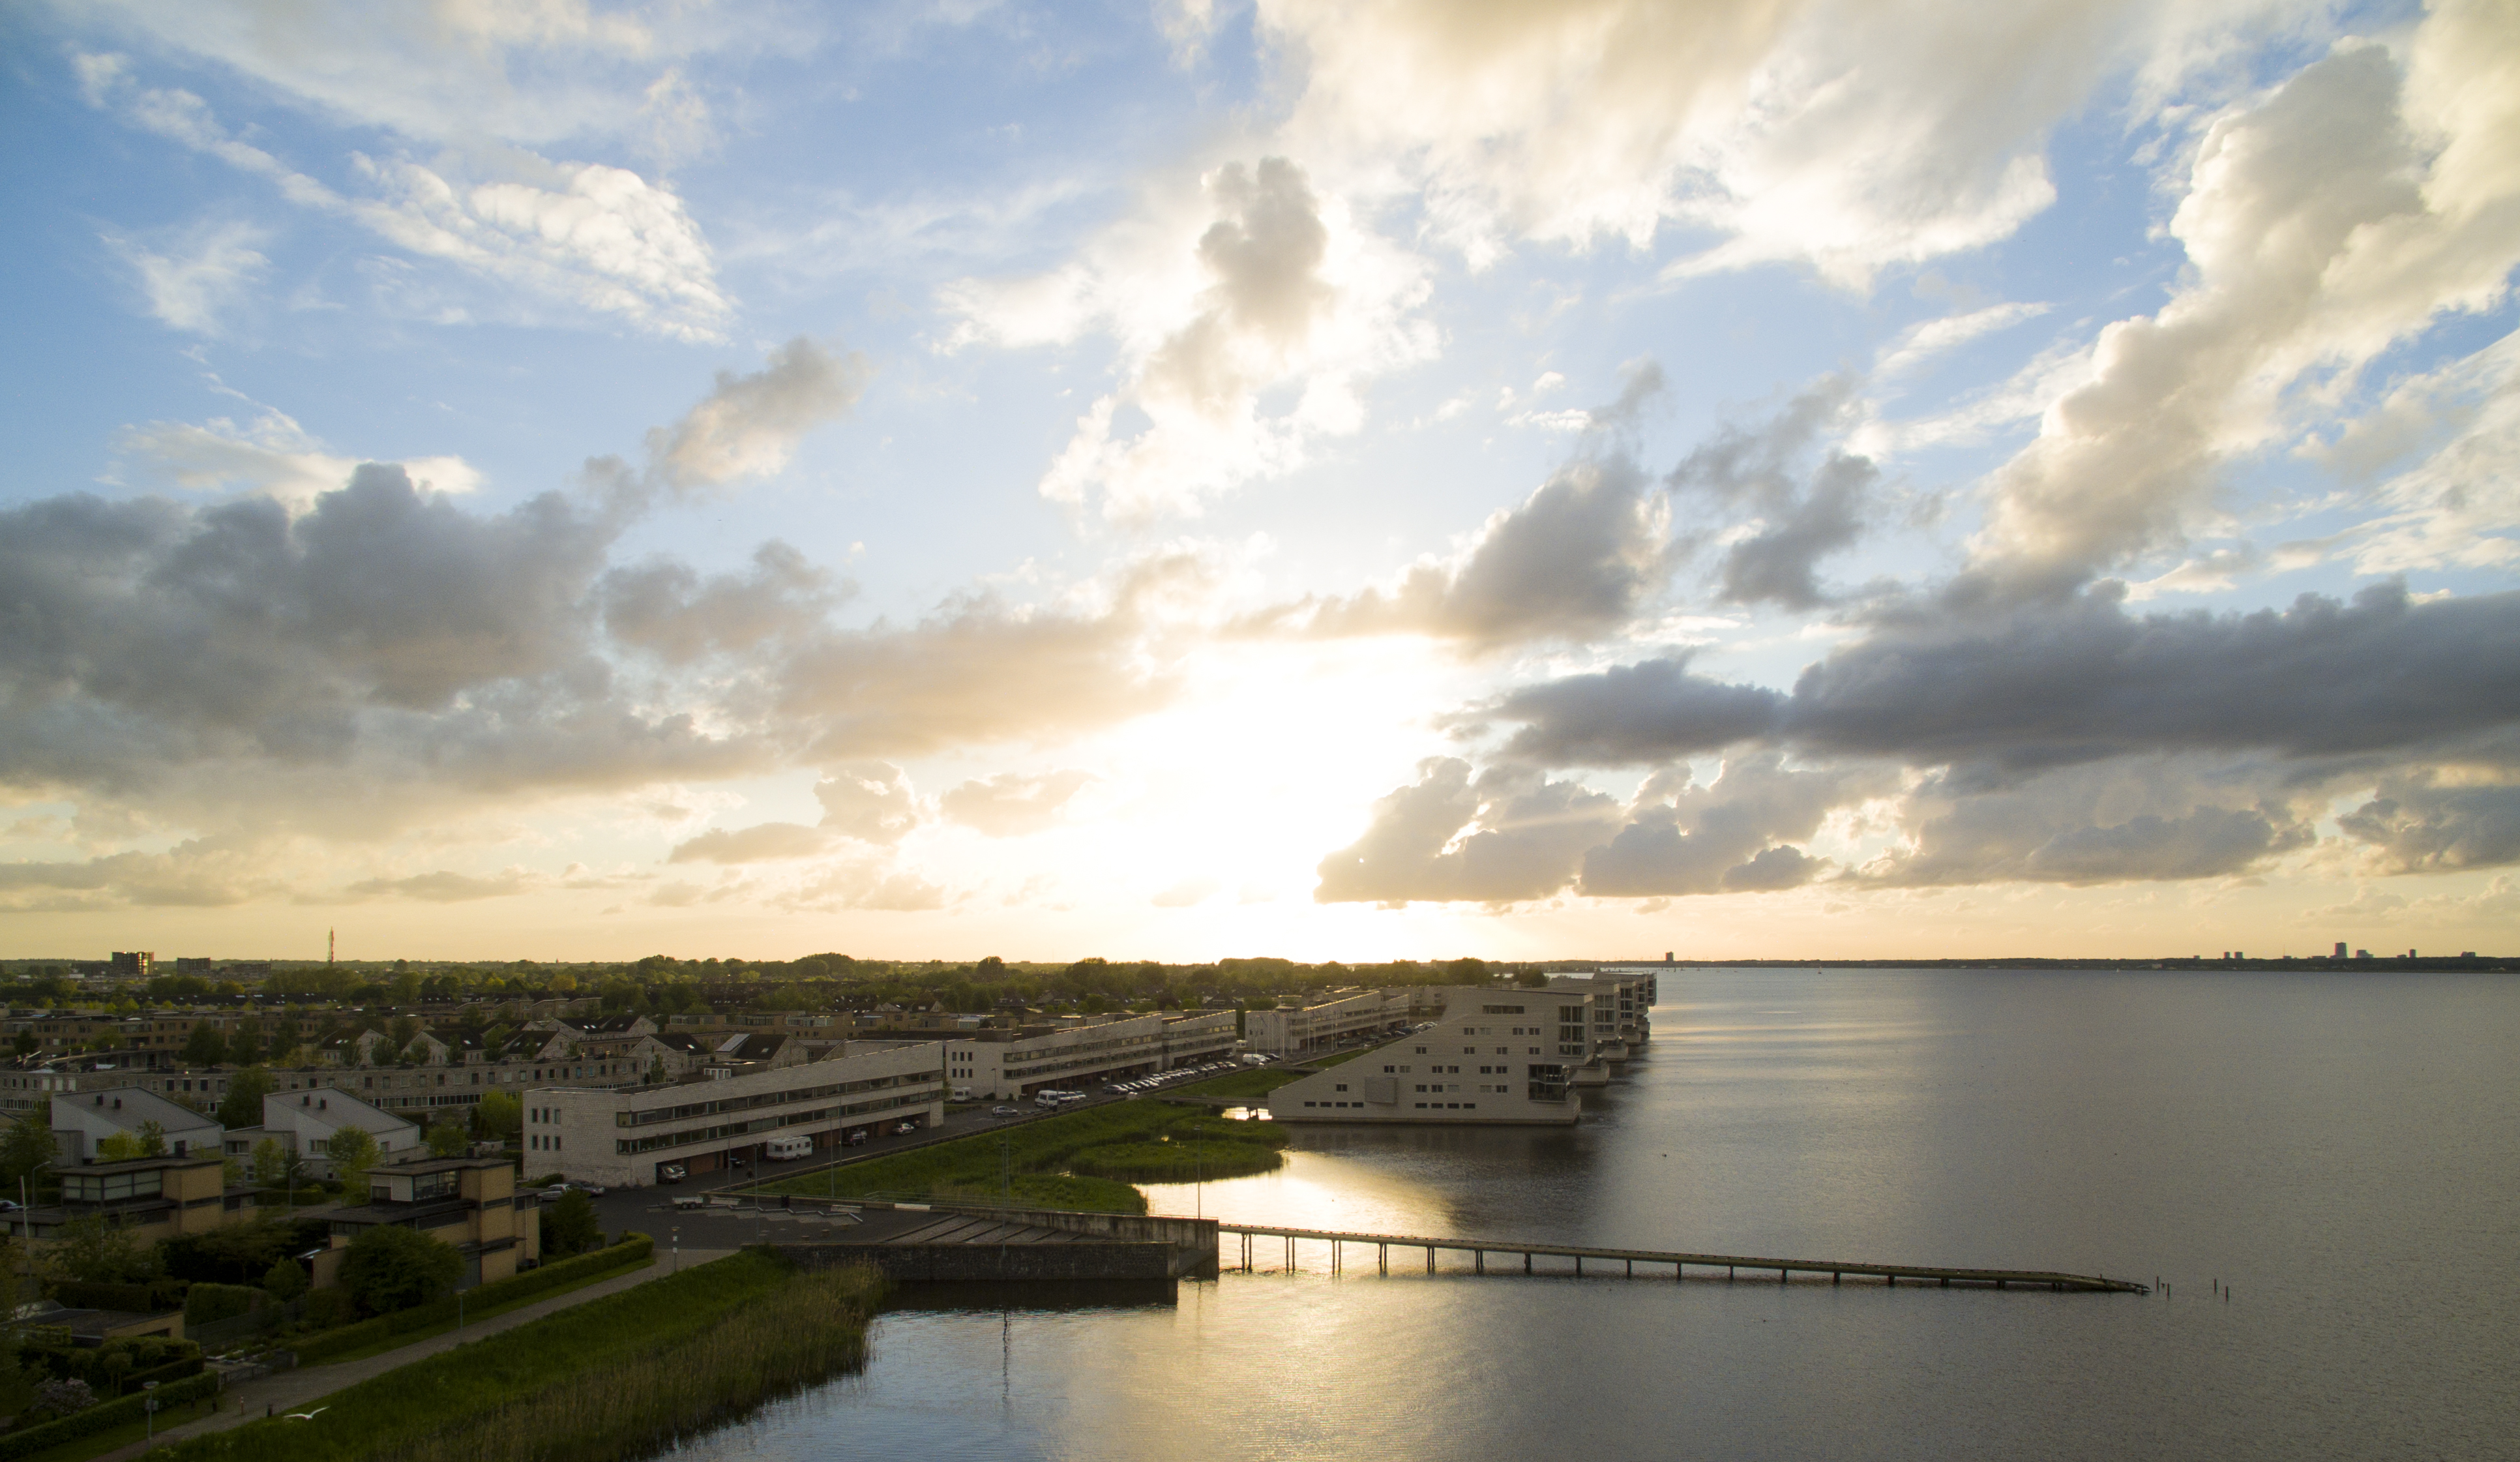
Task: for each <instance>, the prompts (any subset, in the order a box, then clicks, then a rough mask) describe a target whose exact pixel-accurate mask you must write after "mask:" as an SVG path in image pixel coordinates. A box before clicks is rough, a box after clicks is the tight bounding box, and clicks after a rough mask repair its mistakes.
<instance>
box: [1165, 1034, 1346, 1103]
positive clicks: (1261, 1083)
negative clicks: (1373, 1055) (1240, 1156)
mask: <svg viewBox="0 0 2520 1462" xmlns="http://www.w3.org/2000/svg"><path fill="white" fill-rule="evenodd" d="M1373 1049H1374V1047H1373V1046H1360V1047H1358V1048H1357V1049H1355V1050H1353V1051H1341V1052H1339V1053H1338V1054H1337V1055H1335V1056H1324V1057H1322V1058H1320V1059H1319V1060H1307V1061H1300V1062H1292V1063H1281V1064H1280V1065H1277V1066H1253V1067H1245V1068H1243V1069H1242V1070H1241V1071H1238V1072H1227V1073H1226V1074H1224V1075H1222V1076H1212V1077H1210V1078H1208V1079H1207V1080H1205V1081H1193V1082H1191V1083H1190V1084H1189V1085H1188V1086H1176V1087H1174V1088H1173V1089H1172V1090H1171V1091H1169V1092H1167V1093H1165V1095H1167V1096H1197V1097H1230V1098H1234V1099H1237V1100H1241V1101H1258V1100H1259V1099H1260V1098H1262V1097H1265V1096H1267V1095H1268V1094H1269V1093H1271V1092H1273V1091H1276V1090H1277V1089H1278V1088H1279V1087H1281V1086H1283V1085H1285V1084H1286V1083H1287V1082H1289V1081H1292V1080H1294V1079H1295V1078H1297V1077H1298V1076H1301V1075H1303V1074H1306V1073H1308V1072H1317V1071H1320V1070H1321V1069H1322V1068H1324V1067H1330V1066H1336V1065H1338V1064H1339V1063H1340V1062H1342V1061H1354V1060H1355V1059H1356V1058H1358V1057H1359V1056H1362V1055H1364V1054H1365V1053H1366V1052H1368V1051H1371V1050H1373Z"/></svg>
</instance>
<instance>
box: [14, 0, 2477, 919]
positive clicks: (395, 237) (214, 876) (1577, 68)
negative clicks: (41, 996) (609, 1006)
mask: <svg viewBox="0 0 2520 1462" xmlns="http://www.w3.org/2000/svg"><path fill="white" fill-rule="evenodd" d="M0 168H5V171H0V241H4V243H5V249H6V251H7V256H8V258H9V259H10V261H11V267H10V268H9V269H8V270H6V271H5V273H0V300H5V305H0V308H5V315H6V318H7V320H8V321H9V330H8V341H9V344H8V348H7V350H6V352H5V355H0V428H5V432H6V435H7V440H8V441H9V443H10V444H11V447H12V450H11V451H10V452H9V454H8V457H7V467H6V470H5V472H4V473H0V954H6V955H10V956H19V957H22V956H39V955H63V956H78V957H98V956H99V955H100V954H101V953H102V952H103V951H105V950H107V949H109V948H149V949H154V950H155V951H157V952H158V954H159V955H161V956H170V955H173V954H209V955H214V956H221V957H236V958H259V957H277V958H314V957H320V956H321V954H322V952H323V950H324V947H325V938H326V935H327V932H328V931H337V932H338V938H339V948H340V952H341V954H342V956H343V957H345V958H362V959H375V958H395V957H408V958H435V959H513V958H535V959H623V958H635V957H638V956H641V955H645V954H650V953H666V954H673V955H677V956H683V957H694V958H697V957H721V958H754V959H770V958H790V957H795V956H798V955H802V954H804V953H808V952H817V951H836V952H843V953H848V954H852V955H855V956H858V957H861V958H888V959H925V958H941V959H972V958H977V957H979V956H982V955H988V954H997V955H1002V956H1004V957H1006V958H1009V959H1033V960H1065V959H1075V958H1083V957H1088V956H1095V955H1100V956H1103V957H1108V958H1114V959H1122V958H1126V959H1142V958H1143V959H1161V960H1170V961H1194V960H1206V959H1214V958H1219V957H1225V956H1237V955H1264V954H1265V955H1280V956H1285V957H1290V958H1296V959H1304V960H1328V959H1340V960H1359V961H1362V960H1384V959H1393V958H1421V959H1422V958H1451V957H1456V956H1460V955H1475V956H1480V957H1485V958H1491V959H1535V958H1548V957H1571V956H1597V957H1603V958H1629V957H1638V956H1659V955H1660V954H1661V953H1662V952H1664V951H1666V950H1668V951H1672V952H1674V953H1677V954H1679V955H1680V956H1681V957H1683V958H1711V959H1727V958H1742V957H1778V958H1806V957H1808V958H1814V959H1820V958H1831V957H1837V958H1847V957H1858V956H1878V957H1899V956H1935V955H1949V956H1971V957H1992V956H2001V955H2005V954H2022V955H2044V956H2058V955H2076V954H2083V955H2106V956H2146V955H2164V954H2197V953H2201V954H2205V955H2208V956H2212V955H2217V954H2220V953H2222V952H2223V951H2226V950H2240V951H2243V952H2245V953H2247V954H2249V955H2252V956H2257V955H2274V954H2281V953H2291V954H2295V955H2303V954H2311V953H2325V952H2327V951H2328V949H2329V948H2330V947H2331V946H2332V944H2333V943H2334V942H2335V941H2339V940H2342V941H2345V942H2347V943H2348V944H2349V945H2351V946H2355V947H2369V948H2371V949H2373V950H2374V951H2375V952H2378V953H2394V952H2404V951H2405V950H2407V949H2409V948H2420V949H2422V950H2423V951H2424V952H2426V953H2455V952H2458V951H2459V950H2461V949H2485V950H2490V951H2507V950H2509V949H2510V948H2511V947H2512V946H2513V945H2514V944H2515V943H2520V940H2515V939H2514V938H2513V937H2512V934H2513V931H2514V928H2515V921H2520V881H2515V880H2520V872H2515V869H2520V591H2515V588H2514V584H2513V574H2514V570H2515V566H2520V536H2515V529H2520V334H2515V330H2514V327H2515V316H2520V309H2515V305H2514V302H2513V297H2512V291H2511V285H2512V277H2513V271H2514V267H2515V264H2520V6H2515V5H2514V4H2513V3H2511V0H2500V3H2495V0H2445V3H2441V4H2438V5H2434V6H2431V7H2427V8H2418V7H2415V6H2408V5H2395V6H2393V5H2380V6H2333V7H2332V6H2322V5H2314V4H2300V3H2260V0H2181V3H2171V0H2120V3H2097V0H2002V3H1994V0H1987V3H1977V0H1950V3H1943V4H1938V5H1933V6H1924V7H1913V6H1911V7H1891V6H1884V5H1878V4H1867V3H1841V0H1725V3H1720V4H1683V3H1672V0H1562V3H1555V4H1538V3H1525V0H1479V3H1463V0H1341V3H1335V4H1334V3H1329V0H1258V3H1253V4H1238V3H1234V0H1153V3H1151V4H1148V3H1128V0H1111V3H1107V4H1094V3H1077V4H1069V5H1057V6H1053V5H1040V4H1027V3H1020V0H1010V3H997V4H993V3H988V0H949V3H934V4H919V3H892V0H871V3H867V4H862V5H852V6H811V5H797V4H792V3H778V0H761V3H756V0H659V3H652V4H640V3H630V4H609V5H607V4H589V3H580V0H432V3H427V4H401V3H395V4H374V5H362V4H352V3H340V4H322V3H297V0H292V3H281V0H260V3H256V0H180V3H178V0H165V3H159V0H79V3H75V4H69V3H62V4H47V3H41V0H30V3H28V4H25V5H17V6H11V7H8V8H6V10H5V11H0Z"/></svg>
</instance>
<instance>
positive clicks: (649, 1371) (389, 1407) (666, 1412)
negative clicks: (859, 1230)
mask: <svg viewBox="0 0 2520 1462" xmlns="http://www.w3.org/2000/svg"><path fill="white" fill-rule="evenodd" d="M882 1289H883V1285H882V1280H881V1279H880V1277H879V1276H877V1274H876V1273H875V1271H874V1270H872V1269H867V1268H854V1267H852V1268H838V1269H817V1270H803V1269H797V1268H795V1267H792V1266H790V1265H788V1264H787V1263H786V1262H784V1261H782V1260H781V1259H779V1258H778V1257H776V1256H773V1255H771V1254H770V1253H768V1252H766V1251H760V1250H747V1251H745V1252H743V1253H742V1254H738V1255H733V1256H729V1257H726V1258H722V1259H718V1260H716V1261H714V1262H712V1263H707V1264H702V1265H698V1266H697V1267H694V1268H691V1269H687V1270H684V1271H683V1272H682V1273H680V1274H677V1275H672V1276H669V1277H667V1278H664V1279H655V1280H651V1281H649V1282H648V1283H646V1284H643V1285H640V1286H638V1287H636V1288H634V1289H630V1290H625V1291H623V1292H621V1293H620V1294H617V1295H607V1296H606V1297H604V1298H603V1299H600V1300H592V1301H589V1302H586V1303H584V1304H580V1305H576V1306H573V1307H571V1308H568V1309H565V1310H562V1311H561V1312H559V1313H558V1314H553V1315H549V1316H546V1317H544V1318H542V1319H540V1320H536V1321H534V1322H532V1323H531V1324H527V1325H520V1326H518V1327H517V1328H516V1329H514V1330H510V1331H507V1332H505V1333H503V1334H500V1335H495V1336H492V1337H490V1338H489V1339H487V1340H484V1341H479V1342H476V1343H474V1344H472V1345H468V1346H463V1347H460V1348H456V1349H453V1350H449V1351H446V1352H443V1353H441V1354H437V1355H432V1356H429V1357H428V1358H427V1359H425V1360H420V1361H415V1362H413V1363H412V1364H410V1365H407V1366H403V1367H401V1368H399V1369H397V1370H394V1371H391V1372H388V1373H387V1374H385V1375H382V1376H379V1377H376V1378H375V1379H373V1380H369V1381H362V1382H360V1383H358V1384H357V1385H355V1386H351V1387H348V1388H345V1389H344V1390H342V1391H340V1392H337V1393H334V1394H333V1395H330V1396H327V1397H325V1398H324V1401H323V1409H322V1410H321V1411H320V1412H317V1413H316V1415H315V1419H314V1420H313V1421H311V1422H309V1421H294V1420H291V1419H288V1418H278V1419H273V1420H266V1421H254V1422H248V1423H247V1424H246V1425H244V1426H242V1427H238V1428H235V1429H234V1430H232V1431H226V1432H218V1433H213V1434H211V1435H209V1436H205V1437H197V1438H193V1439H189V1440H186V1441H183V1442H181V1443H178V1444H176V1445H173V1446H170V1447H167V1448H164V1449H163V1451H162V1452H160V1453H154V1454H153V1455H162V1456H164V1457H166V1458H168V1459H169V1462H208V1459H213V1458H215V1459H222V1462H226V1459H237V1462H243V1459H247V1458H250V1459H253V1462H350V1459H353V1458H374V1459H377V1462H456V1459H463V1462H612V1459H615V1458H619V1457H624V1456H632V1455H641V1454H645V1453H648V1452H652V1451H654V1450H657V1449H659V1448H662V1447H666V1446H669V1445H671V1444H672V1443H673V1442H674V1441H675V1440H676V1439H680V1438H686V1437H690V1436H693V1435H695V1434H697V1433H698V1432H700V1431H702V1430H704V1429H706V1428H708V1427H711V1426H714V1425H717V1424H719V1423H721V1422H724V1421H726V1420H729V1419H732V1418H734V1417H737V1416H741V1415H743V1414H744V1413H746V1412H749V1411H751V1410H752V1409H754V1408H755V1407H758V1406H760V1405H761V1404H762V1403H764V1402H766V1401H769V1400H772V1399H775V1398H777V1397H779V1396H782V1395H786V1394H789V1393H794V1392H796V1391H799V1390H802V1389H804V1388H806V1387H809V1386H813V1385H815V1384H817V1383H820V1382H822V1381H824V1380H827V1379H829V1378H830V1377H832V1376H833V1375H836V1374H838V1373H840V1372H842V1371H845V1370H847V1369H849V1368H850V1367H853V1366H855V1365H857V1364H859V1363H860V1362H861V1361H862V1360H863V1359H864V1357H865V1353H866V1327H867V1322H868V1319H869V1318H870V1317H871V1316H872V1315H873V1314H874V1312H875V1308H876V1304H877V1301H878V1300H879V1299H880V1298H881V1295H882Z"/></svg>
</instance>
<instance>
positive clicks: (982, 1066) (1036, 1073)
mask: <svg viewBox="0 0 2520 1462" xmlns="http://www.w3.org/2000/svg"><path fill="white" fill-rule="evenodd" d="M943 1044H944V1049H945V1064H946V1075H947V1079H948V1082H949V1084H950V1085H951V1086H952V1087H953V1088H954V1089H955V1090H957V1091H962V1090H968V1091H969V1092H970V1094H971V1099H972V1100H975V1101H1001V1102H1006V1101H1015V1100H1018V1099H1020V1098H1024V1097H1030V1096H1034V1095H1036V1094H1038V1093H1040V1092H1044V1091H1057V1090H1067V1089H1082V1088H1086V1087H1091V1086H1095V1085H1099V1084H1101V1083H1102V1082H1106V1081H1124V1080H1128V1079H1131V1078H1133V1077H1137V1076H1146V1075H1152V1074H1154V1073H1156V1072H1165V1071H1171V1070H1172V1069H1174V1068H1175V1067H1182V1066H1195V1065H1197V1064H1198V1063H1199V1062H1202V1061H1208V1060H1212V1059H1214V1058H1216V1057H1219V1056H1223V1055H1226V1054H1228V1053H1229V1052H1231V1051H1232V1050H1233V1049H1234V1045H1235V1033H1234V1012H1232V1011H1230V1010H1210V1011H1198V1012H1194V1013H1193V1014H1190V1015H1142V1016H1126V1017H1122V1018H1120V1019H1118V1020H1110V1021H1103V1022H1102V1023H1100V1024H1095V1025H1086V1024H1083V1023H1079V1024H1076V1025H1072V1026H1055V1027H1041V1026H1031V1027H1025V1028H1020V1029H992V1030H976V1031H973V1032H972V1033H971V1034H969V1035H967V1036H961V1037H957V1038H955V1039H952V1040H948V1041H946V1042H944V1043H943Z"/></svg>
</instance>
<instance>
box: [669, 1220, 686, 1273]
mask: <svg viewBox="0 0 2520 1462" xmlns="http://www.w3.org/2000/svg"><path fill="white" fill-rule="evenodd" d="M665 1232H666V1233H668V1234H670V1235H672V1239H671V1242H672V1244H673V1246H674V1263H673V1267H672V1268H670V1269H667V1270H666V1271H665V1272H666V1273H667V1274H668V1275H673V1274H680V1273H682V1272H683V1226H682V1225H681V1224H679V1223H677V1224H675V1225H674V1226H673V1227H671V1228H669V1229H667V1230H666V1231H665Z"/></svg>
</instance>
